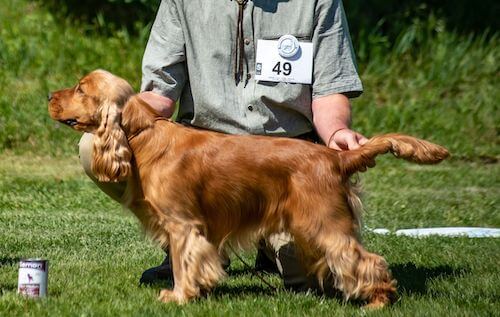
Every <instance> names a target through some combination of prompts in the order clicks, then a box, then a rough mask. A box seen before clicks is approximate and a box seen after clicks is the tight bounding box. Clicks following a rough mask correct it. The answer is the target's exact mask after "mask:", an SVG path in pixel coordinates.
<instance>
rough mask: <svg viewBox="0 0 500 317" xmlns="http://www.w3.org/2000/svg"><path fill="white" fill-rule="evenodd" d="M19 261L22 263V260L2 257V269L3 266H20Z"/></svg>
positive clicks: (0, 265)
mask: <svg viewBox="0 0 500 317" xmlns="http://www.w3.org/2000/svg"><path fill="white" fill-rule="evenodd" d="M19 261H21V258H6V257H0V267H2V266H11V265H14V264H19Z"/></svg>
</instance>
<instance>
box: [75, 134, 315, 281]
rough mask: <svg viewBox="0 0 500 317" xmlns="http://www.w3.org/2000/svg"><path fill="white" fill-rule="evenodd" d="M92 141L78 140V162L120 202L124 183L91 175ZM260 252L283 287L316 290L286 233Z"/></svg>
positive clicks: (89, 136) (90, 138)
mask: <svg viewBox="0 0 500 317" xmlns="http://www.w3.org/2000/svg"><path fill="white" fill-rule="evenodd" d="M93 139H94V135H93V134H90V133H85V134H84V135H83V136H82V138H81V139H80V143H79V154H80V162H81V164H82V166H83V169H84V171H85V173H86V174H87V175H88V176H89V177H90V179H92V181H93V182H94V183H95V184H96V185H97V186H98V187H99V188H100V189H101V190H102V191H103V192H104V193H106V194H107V195H108V196H109V197H111V198H112V199H114V200H116V201H117V202H120V201H121V197H122V196H123V194H124V192H125V186H126V184H125V183H124V182H122V183H101V182H99V181H98V180H97V179H96V178H95V177H94V175H93V174H92V171H91V168H90V166H91V158H92V149H93ZM262 251H264V254H265V255H266V256H267V257H268V258H269V259H270V260H272V261H273V262H275V263H276V266H277V267H278V270H279V272H280V274H281V276H282V278H283V282H284V284H285V287H287V288H291V289H294V290H298V291H305V290H308V289H317V288H318V283H317V282H316V279H315V278H314V277H310V276H309V277H308V276H307V274H306V271H305V269H304V268H303V267H302V266H301V265H300V261H299V260H298V258H297V254H296V251H295V247H294V244H293V238H292V237H291V236H290V235H289V234H288V233H280V234H274V235H272V236H271V237H270V238H269V239H267V240H266V241H265V244H264V245H263V246H262Z"/></svg>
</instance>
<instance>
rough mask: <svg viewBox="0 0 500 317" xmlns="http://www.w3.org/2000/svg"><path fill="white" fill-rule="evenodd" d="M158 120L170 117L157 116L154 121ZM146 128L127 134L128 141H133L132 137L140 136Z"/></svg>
mask: <svg viewBox="0 0 500 317" xmlns="http://www.w3.org/2000/svg"><path fill="white" fill-rule="evenodd" d="M156 121H169V119H167V118H165V117H157V118H155V119H154V122H156ZM146 129H147V128H146ZM146 129H140V130H137V131H135V132H134V133H132V134H131V135H129V136H127V141H128V142H130V141H132V139H134V138H135V137H136V136H138V135H139V134H141V133H142V132H144V130H146Z"/></svg>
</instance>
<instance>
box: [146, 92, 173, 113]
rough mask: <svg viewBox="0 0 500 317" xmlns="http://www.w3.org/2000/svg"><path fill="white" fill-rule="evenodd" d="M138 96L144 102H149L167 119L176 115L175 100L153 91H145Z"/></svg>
mask: <svg viewBox="0 0 500 317" xmlns="http://www.w3.org/2000/svg"><path fill="white" fill-rule="evenodd" d="M138 96H139V98H141V99H142V100H143V101H145V102H147V103H148V104H149V105H150V106H151V107H152V108H153V109H154V110H156V111H157V112H158V114H159V115H161V116H163V117H165V118H170V117H171V116H172V115H173V114H174V111H175V101H174V100H172V99H170V98H168V97H164V96H162V95H158V94H156V93H154V92H151V91H143V92H141V93H139V94H138Z"/></svg>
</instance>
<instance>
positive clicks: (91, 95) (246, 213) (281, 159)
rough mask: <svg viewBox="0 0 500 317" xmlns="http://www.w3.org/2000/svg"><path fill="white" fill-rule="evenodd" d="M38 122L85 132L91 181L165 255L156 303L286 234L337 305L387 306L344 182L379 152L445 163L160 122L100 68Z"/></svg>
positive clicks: (407, 139) (385, 142) (405, 152)
mask: <svg viewBox="0 0 500 317" xmlns="http://www.w3.org/2000/svg"><path fill="white" fill-rule="evenodd" d="M49 113H50V116H51V117H52V118H53V119H55V120H58V121H60V122H63V123H65V124H67V125H69V126H71V127H72V128H73V129H76V130H78V131H86V132H90V133H93V134H94V135H95V137H94V140H95V141H94V150H93V161H92V171H93V173H94V174H95V176H96V177H97V178H98V180H99V181H102V182H118V181H126V182H127V190H126V195H125V199H124V201H123V205H124V206H126V207H127V208H128V209H130V210H131V211H132V212H133V213H134V214H135V215H136V216H137V218H138V219H139V220H140V222H141V223H142V225H143V226H144V228H145V229H146V231H147V232H149V233H150V234H151V235H152V237H153V238H154V239H155V240H156V241H158V242H159V243H160V244H161V245H162V246H163V247H169V248H170V252H171V253H170V254H171V257H172V265H173V273H174V285H175V286H174V289H173V290H162V291H161V293H160V300H162V301H164V302H170V301H174V302H177V303H185V302H187V301H189V300H191V299H194V298H197V297H199V296H200V294H201V293H202V292H206V291H209V290H210V289H212V288H213V287H214V286H215V284H216V283H217V281H219V280H220V279H221V278H222V277H223V276H224V275H225V272H224V270H223V269H222V266H221V259H220V256H219V254H220V253H219V251H220V250H221V249H222V248H223V246H224V244H225V243H227V242H229V241H231V242H236V243H238V244H239V245H248V242H249V241H254V240H255V239H256V238H258V237H267V236H269V235H271V234H273V233H280V232H288V233H290V234H291V235H292V236H293V237H294V241H295V244H296V246H297V249H298V251H299V252H300V254H301V259H302V261H303V265H305V266H306V267H307V268H308V270H309V272H310V273H311V274H315V275H316V276H317V278H318V279H319V281H320V282H322V281H323V280H324V279H325V278H327V276H328V275H330V276H332V277H333V280H334V284H335V287H336V288H338V289H339V290H341V291H342V292H343V294H344V296H345V298H358V299H362V300H365V301H366V302H367V305H368V306H370V307H382V306H384V305H385V304H387V303H390V301H391V300H392V299H393V298H394V295H395V292H396V287H395V281H394V280H393V278H392V276H391V274H390V272H389V270H388V265H387V263H386V261H385V260H384V259H383V258H382V257H381V256H379V255H376V254H373V253H370V252H368V251H367V250H365V248H364V247H363V246H362V244H361V242H360V238H359V233H360V223H361V214H360V212H361V203H360V200H359V198H358V196H357V193H356V189H355V187H354V186H353V185H352V183H351V182H350V180H349V177H350V176H351V175H353V174H354V173H356V172H358V171H364V170H366V168H367V167H371V166H374V164H375V162H374V159H375V157H376V156H377V155H378V154H383V153H387V152H391V153H393V154H394V155H395V156H396V157H399V158H403V159H405V160H408V161H411V162H416V163H427V164H432V163H438V162H440V161H441V160H443V159H445V158H446V157H447V156H448V152H447V150H446V149H445V148H443V147H441V146H438V145H435V144H432V143H430V142H427V141H424V140H419V139H416V138H414V137H411V136H406V135H401V134H387V135H381V136H376V137H373V138H372V139H370V140H369V142H368V143H366V144H365V145H363V146H362V147H361V148H359V149H357V150H352V151H343V152H338V151H335V150H332V149H329V148H327V147H326V146H323V145H318V144H313V143H311V142H307V141H302V140H297V139H289V138H278V137H265V136H236V135H226V134H222V133H217V132H210V131H204V130H199V129H194V128H189V127H185V126H182V125H180V124H177V123H175V122H172V121H170V120H167V119H165V118H163V117H161V116H159V114H158V113H157V112H155V111H154V110H153V109H152V108H151V107H150V106H149V105H148V104H147V103H146V102H144V101H143V100H141V99H140V98H139V97H138V96H136V95H134V92H133V89H132V88H131V86H130V85H129V84H128V83H127V82H126V81H125V80H123V79H121V78H119V77H117V76H115V75H113V74H111V73H109V72H106V71H103V70H96V71H93V72H91V73H90V74H88V75H87V76H85V77H83V78H82V79H81V80H80V81H79V83H78V84H77V85H76V86H74V87H71V88H68V89H63V90H59V91H56V92H54V93H53V94H52V97H51V99H50V102H49Z"/></svg>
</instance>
